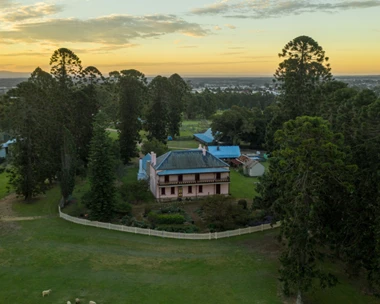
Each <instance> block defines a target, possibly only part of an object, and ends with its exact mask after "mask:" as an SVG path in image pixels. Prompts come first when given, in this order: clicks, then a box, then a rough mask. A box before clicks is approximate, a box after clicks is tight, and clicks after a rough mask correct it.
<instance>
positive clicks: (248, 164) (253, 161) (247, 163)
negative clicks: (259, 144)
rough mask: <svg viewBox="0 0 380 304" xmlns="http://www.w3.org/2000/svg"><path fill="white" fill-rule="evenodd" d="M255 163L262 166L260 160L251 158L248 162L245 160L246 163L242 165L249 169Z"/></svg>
mask: <svg viewBox="0 0 380 304" xmlns="http://www.w3.org/2000/svg"><path fill="white" fill-rule="evenodd" d="M256 165H261V166H263V165H262V164H260V162H258V161H257V160H254V159H251V160H250V161H248V162H246V163H245V164H244V167H246V168H249V169H251V168H253V167H254V166H256Z"/></svg>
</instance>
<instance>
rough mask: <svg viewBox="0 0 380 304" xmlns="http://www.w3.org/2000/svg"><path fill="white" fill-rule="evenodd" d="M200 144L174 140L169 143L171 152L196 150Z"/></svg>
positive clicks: (193, 141) (191, 141)
mask: <svg viewBox="0 0 380 304" xmlns="http://www.w3.org/2000/svg"><path fill="white" fill-rule="evenodd" d="M198 146H199V142H197V141H195V140H172V141H168V148H169V150H183V149H196V148H198Z"/></svg>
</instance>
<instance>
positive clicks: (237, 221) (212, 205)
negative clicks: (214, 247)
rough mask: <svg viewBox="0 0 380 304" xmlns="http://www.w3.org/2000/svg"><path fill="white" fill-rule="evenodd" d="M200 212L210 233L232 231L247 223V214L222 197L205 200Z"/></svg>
mask: <svg viewBox="0 0 380 304" xmlns="http://www.w3.org/2000/svg"><path fill="white" fill-rule="evenodd" d="M202 210H203V212H202V215H203V219H204V220H205V222H206V224H207V225H208V227H209V228H210V230H211V231H224V230H232V229H235V228H236V227H237V226H241V225H245V224H247V222H248V217H249V214H248V212H247V211H246V210H244V209H243V208H242V206H239V205H235V204H233V203H232V199H231V198H229V197H226V196H223V195H215V196H210V197H208V198H206V199H205V202H204V203H203V205H202Z"/></svg>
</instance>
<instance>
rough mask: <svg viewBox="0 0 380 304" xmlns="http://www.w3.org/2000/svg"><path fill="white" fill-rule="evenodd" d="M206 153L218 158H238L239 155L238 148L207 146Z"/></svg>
mask: <svg viewBox="0 0 380 304" xmlns="http://www.w3.org/2000/svg"><path fill="white" fill-rule="evenodd" d="M208 151H209V152H210V153H211V154H212V155H214V156H216V157H218V158H238V157H239V156H240V155H241V153H240V147H239V146H209V147H208Z"/></svg>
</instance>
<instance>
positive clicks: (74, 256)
mask: <svg viewBox="0 0 380 304" xmlns="http://www.w3.org/2000/svg"><path fill="white" fill-rule="evenodd" d="M59 197H60V193H59V190H58V189H57V188H54V189H52V190H50V191H48V192H47V194H46V196H44V197H43V198H42V199H40V200H36V201H34V202H33V203H31V204H30V203H29V204H25V203H23V202H20V203H17V204H16V205H15V208H14V209H15V211H16V212H18V213H19V214H21V215H47V216H49V217H47V218H44V219H39V220H34V221H24V222H17V223H2V225H3V226H2V229H0V237H1V243H0V279H1V290H0V303H20V304H34V303H36V304H37V303H38V304H40V303H49V304H50V303H53V304H55V303H57V304H60V303H66V301H68V300H70V301H71V302H73V301H74V299H75V298H76V297H79V298H81V299H82V303H88V301H89V300H93V301H96V302H97V303H98V304H99V303H100V304H102V303H113V304H126V303H210V304H212V303H218V304H220V303H226V304H227V303H228V304H230V303H239V304H240V303H268V304H276V303H284V302H283V301H282V299H281V297H279V285H278V280H277V276H278V272H277V268H278V260H277V257H278V249H279V245H278V244H277V243H276V241H275V236H276V234H277V232H276V231H275V230H272V231H267V232H264V233H256V234H251V235H245V236H242V237H236V238H231V239H222V240H213V241H181V240H170V239H161V238H157V237H149V236H139V235H134V234H128V233H122V232H116V231H110V230H106V229H97V228H94V227H87V226H81V225H77V224H74V223H69V222H66V221H64V220H62V219H60V218H58V217H57V207H56V206H57V201H58V200H59ZM4 225H5V226H4ZM340 279H341V281H342V284H341V285H339V286H338V287H337V288H334V289H330V290H327V291H320V290H315V291H313V292H311V293H310V294H309V295H308V296H307V297H308V298H307V303H309V304H317V303H321V304H322V303H323V304H330V303H331V304H336V303H345V304H350V303H352V304H354V303H369V304H378V303H380V301H379V300H378V299H375V298H371V297H367V296H364V295H362V294H361V293H360V291H359V286H358V287H356V286H354V285H353V284H351V283H348V282H347V280H346V279H345V278H340ZM46 289H52V292H51V294H50V295H49V296H48V297H45V298H42V296H41V292H42V290H46ZM287 303H292V302H291V301H290V302H289V301H288V302H287Z"/></svg>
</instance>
